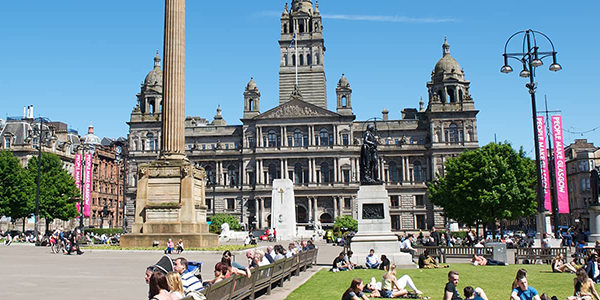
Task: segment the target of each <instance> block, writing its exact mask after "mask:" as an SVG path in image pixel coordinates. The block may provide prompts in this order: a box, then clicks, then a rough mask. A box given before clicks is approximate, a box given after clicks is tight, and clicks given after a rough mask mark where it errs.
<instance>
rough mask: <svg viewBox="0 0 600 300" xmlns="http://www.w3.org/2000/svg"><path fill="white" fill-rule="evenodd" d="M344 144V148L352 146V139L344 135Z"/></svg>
mask: <svg viewBox="0 0 600 300" xmlns="http://www.w3.org/2000/svg"><path fill="white" fill-rule="evenodd" d="M342 144H343V145H344V146H348V145H350V139H349V137H348V135H347V134H342Z"/></svg>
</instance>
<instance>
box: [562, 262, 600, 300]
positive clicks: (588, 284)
mask: <svg viewBox="0 0 600 300" xmlns="http://www.w3.org/2000/svg"><path fill="white" fill-rule="evenodd" d="M575 274H576V277H575V278H574V279H573V285H574V290H575V291H574V292H573V296H569V297H567V300H582V299H585V300H592V296H593V297H594V299H596V300H599V299H600V298H599V296H598V292H596V287H595V284H594V281H593V280H592V279H590V278H589V277H588V275H587V272H586V271H585V269H584V268H580V269H578V270H577V273H575Z"/></svg>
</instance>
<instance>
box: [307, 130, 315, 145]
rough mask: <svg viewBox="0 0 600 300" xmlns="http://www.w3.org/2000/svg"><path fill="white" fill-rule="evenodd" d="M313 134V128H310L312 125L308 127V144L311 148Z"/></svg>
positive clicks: (313, 142)
mask: <svg viewBox="0 0 600 300" xmlns="http://www.w3.org/2000/svg"><path fill="white" fill-rule="evenodd" d="M314 132H315V127H314V126H312V125H311V126H308V143H309V144H310V145H311V146H314V145H315V134H314Z"/></svg>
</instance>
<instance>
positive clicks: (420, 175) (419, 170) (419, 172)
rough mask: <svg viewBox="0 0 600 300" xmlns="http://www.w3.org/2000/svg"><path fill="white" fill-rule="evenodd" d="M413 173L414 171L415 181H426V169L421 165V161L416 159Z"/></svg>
mask: <svg viewBox="0 0 600 300" xmlns="http://www.w3.org/2000/svg"><path fill="white" fill-rule="evenodd" d="M413 173H414V175H413V176H414V179H415V180H414V181H415V182H424V181H425V176H424V175H425V171H424V170H423V167H422V166H421V162H419V161H416V162H415V163H414V164H413Z"/></svg>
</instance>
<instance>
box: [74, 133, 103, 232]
mask: <svg viewBox="0 0 600 300" xmlns="http://www.w3.org/2000/svg"><path fill="white" fill-rule="evenodd" d="M81 139H82V144H81V145H80V147H79V149H80V150H81V172H82V176H81V179H82V182H81V197H80V200H79V201H80V202H79V209H80V212H79V213H80V215H79V227H80V228H81V229H82V232H83V209H84V206H85V203H84V198H85V181H86V179H85V176H83V175H85V174H86V171H85V169H86V168H85V165H86V160H85V156H86V154H91V156H90V161H89V163H90V164H92V165H93V157H94V152H95V151H96V147H97V146H99V145H100V142H101V141H100V138H99V137H98V136H97V135H95V134H94V126H92V125H91V124H90V126H89V127H88V134H86V135H84V136H83V137H82V138H81ZM92 167H93V166H92ZM89 177H90V178H88V179H87V180H89V181H90V185H91V184H92V182H91V181H92V173H91V172H90V175H89ZM90 188H91V187H90Z"/></svg>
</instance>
